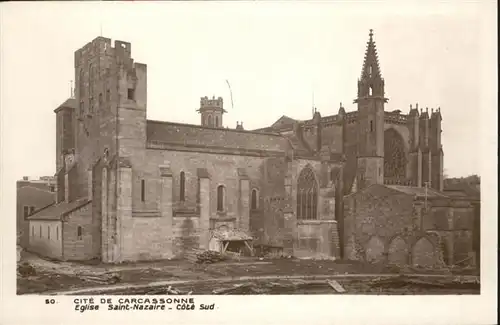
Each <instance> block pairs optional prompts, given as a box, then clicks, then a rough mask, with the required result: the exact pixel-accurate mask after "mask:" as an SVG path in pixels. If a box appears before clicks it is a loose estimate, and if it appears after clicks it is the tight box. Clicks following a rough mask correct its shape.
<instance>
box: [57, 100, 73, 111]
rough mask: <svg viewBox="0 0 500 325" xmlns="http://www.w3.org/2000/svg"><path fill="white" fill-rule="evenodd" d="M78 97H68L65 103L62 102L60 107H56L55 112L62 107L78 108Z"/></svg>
mask: <svg viewBox="0 0 500 325" xmlns="http://www.w3.org/2000/svg"><path fill="white" fill-rule="evenodd" d="M76 106H77V105H76V99H75V98H68V99H66V100H65V101H64V103H62V104H61V105H59V107H57V108H56V109H55V112H57V111H58V110H60V109H62V108H72V109H76Z"/></svg>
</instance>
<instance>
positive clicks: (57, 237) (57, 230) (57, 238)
mask: <svg viewBox="0 0 500 325" xmlns="http://www.w3.org/2000/svg"><path fill="white" fill-rule="evenodd" d="M56 240H59V226H57V227H56Z"/></svg>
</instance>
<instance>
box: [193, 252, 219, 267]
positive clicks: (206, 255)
mask: <svg viewBox="0 0 500 325" xmlns="http://www.w3.org/2000/svg"><path fill="white" fill-rule="evenodd" d="M223 260H225V257H224V255H222V254H221V253H219V252H216V251H204V252H201V253H198V254H196V263H199V264H209V263H217V262H220V261H223Z"/></svg>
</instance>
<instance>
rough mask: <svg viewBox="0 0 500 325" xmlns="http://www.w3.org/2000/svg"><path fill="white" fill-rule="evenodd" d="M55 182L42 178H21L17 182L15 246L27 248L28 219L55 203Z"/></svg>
mask: <svg viewBox="0 0 500 325" xmlns="http://www.w3.org/2000/svg"><path fill="white" fill-rule="evenodd" d="M54 183H55V180H54V179H53V177H52V178H47V177H43V178H40V179H29V178H28V177H23V179H22V180H19V181H17V198H16V209H17V212H16V214H17V224H16V225H17V240H18V242H17V244H18V245H20V246H21V247H23V248H24V249H26V248H28V247H29V221H28V217H29V216H30V215H32V214H33V213H35V212H36V211H37V210H40V209H43V208H45V207H47V206H49V205H50V204H52V203H54V201H55V186H54Z"/></svg>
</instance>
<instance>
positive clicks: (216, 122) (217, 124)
mask: <svg viewBox="0 0 500 325" xmlns="http://www.w3.org/2000/svg"><path fill="white" fill-rule="evenodd" d="M215 127H219V117H218V116H216V117H215Z"/></svg>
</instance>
